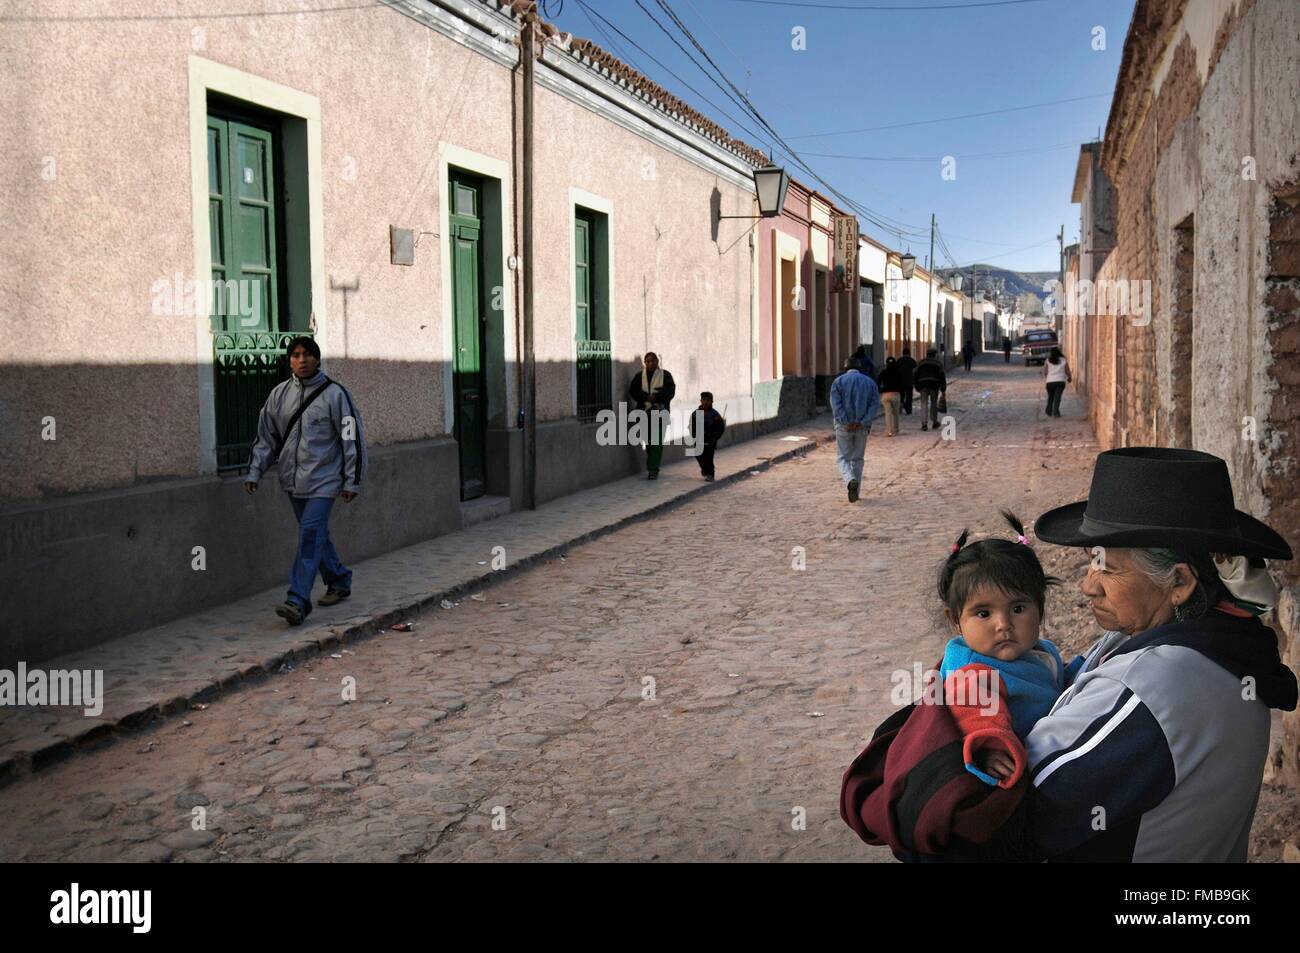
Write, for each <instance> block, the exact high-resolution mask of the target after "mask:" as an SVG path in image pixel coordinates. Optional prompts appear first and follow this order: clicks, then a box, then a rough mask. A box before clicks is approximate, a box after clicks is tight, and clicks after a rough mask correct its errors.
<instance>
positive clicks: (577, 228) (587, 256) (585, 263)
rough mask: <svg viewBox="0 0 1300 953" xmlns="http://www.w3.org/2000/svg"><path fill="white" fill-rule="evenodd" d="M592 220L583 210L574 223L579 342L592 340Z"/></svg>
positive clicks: (575, 285)
mask: <svg viewBox="0 0 1300 953" xmlns="http://www.w3.org/2000/svg"><path fill="white" fill-rule="evenodd" d="M591 233H592V227H591V220H590V219H589V218H588V217H587V215H586V214H585V213H584V212H582V211H581V210H579V211H578V213H577V215H576V216H575V217H574V223H573V267H574V287H575V288H576V291H577V295H576V300H577V333H578V340H580V341H588V340H590V339H591V334H592V323H591V305H592V300H591V299H592V294H591V291H592V288H591V285H592V281H591Z"/></svg>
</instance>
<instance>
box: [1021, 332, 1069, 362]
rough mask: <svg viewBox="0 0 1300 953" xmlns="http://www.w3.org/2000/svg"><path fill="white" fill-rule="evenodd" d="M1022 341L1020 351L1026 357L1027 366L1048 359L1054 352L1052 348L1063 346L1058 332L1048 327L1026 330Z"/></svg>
mask: <svg viewBox="0 0 1300 953" xmlns="http://www.w3.org/2000/svg"><path fill="white" fill-rule="evenodd" d="M1020 341H1021V344H1020V353H1021V354H1022V355H1023V356H1024V358H1025V367H1028V366H1029V365H1030V364H1042V363H1043V362H1044V361H1046V360H1047V355H1049V354H1051V353H1052V348H1054V347H1060V346H1061V342H1060V341H1059V340H1057V337H1056V332H1055V331H1052V330H1050V329H1047V328H1045V329H1043V330H1041V331H1026V332H1025V336H1024V337H1023V338H1021V339H1020Z"/></svg>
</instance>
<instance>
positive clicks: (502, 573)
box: [0, 433, 835, 787]
mask: <svg viewBox="0 0 1300 953" xmlns="http://www.w3.org/2000/svg"><path fill="white" fill-rule="evenodd" d="M834 441H835V435H834V434H833V433H832V434H829V435H821V436H813V437H809V438H807V439H805V440H804V441H803V442H802V443H799V444H798V445H796V446H793V447H791V448H790V449H789V450H786V451H783V452H781V453H778V454H776V455H774V456H771V457H767V458H764V459H761V460H760V461H759V462H758V463H755V464H752V465H750V466H747V467H745V468H744V469H741V470H738V471H736V472H735V473H730V474H727V475H726V476H724V477H722V478H720V479H718V480H716V481H714V482H712V483H701V484H700V485H698V486H696V487H693V488H692V489H689V490H687V491H685V492H684V493H681V494H679V495H677V496H674V497H672V498H670V499H667V500H664V501H662V502H660V503H656V504H654V505H653V506H650V507H647V508H646V509H644V510H639V511H638V512H636V513H633V514H632V515H630V516H624V517H622V518H620V519H617V520H614V521H612V522H610V523H607V524H605V525H603V526H600V527H597V528H596V529H594V530H589V531H588V532H586V533H582V534H580V535H578V536H574V537H572V538H570V539H566V540H564V541H563V542H560V543H556V544H555V545H554V546H551V547H548V548H547V549H545V550H542V551H540V552H537V553H532V554H531V555H528V556H525V557H523V558H521V559H519V560H517V561H514V562H512V563H510V564H509V565H508V566H507V567H506V568H505V569H501V570H488V571H487V572H484V573H483V574H481V575H479V576H475V577H474V578H472V579H469V580H467V581H465V582H462V583H458V584H457V585H455V586H451V587H449V588H446V589H442V590H439V591H437V592H432V593H429V594H428V595H426V596H422V597H421V598H420V599H418V600H416V601H415V602H410V603H406V604H403V605H400V606H397V607H395V608H392V609H386V610H384V611H383V612H381V613H378V614H375V615H372V616H371V617H370V618H369V619H367V620H366V621H364V622H359V623H356V624H354V625H350V626H347V627H345V628H336V629H329V630H327V634H324V635H321V636H320V637H311V636H309V637H308V638H309V640H311V641H309V643H308V644H306V645H300V646H297V647H295V648H291V649H285V650H275V651H273V652H271V653H270V654H268V655H266V656H265V657H263V658H262V659H261V660H259V661H257V662H255V663H254V664H252V665H249V666H246V667H245V668H243V669H242V670H240V671H239V672H238V673H236V674H233V675H229V676H226V677H224V678H221V679H217V680H214V681H212V682H210V683H209V684H207V685H205V686H203V687H201V688H198V689H196V690H194V691H192V692H189V693H187V694H181V695H176V696H173V697H172V698H169V699H167V700H166V701H162V702H154V703H151V704H147V705H142V706H140V707H139V708H137V709H135V710H133V711H128V712H125V713H123V714H121V715H119V716H117V717H116V718H115V719H114V720H112V721H100V722H98V723H96V724H93V725H89V726H87V727H86V728H85V730H83V731H81V732H78V733H76V734H74V735H72V736H71V737H65V738H61V739H59V740H58V741H52V742H50V743H49V744H47V745H45V746H43V747H38V748H34V749H32V750H30V751H25V752H17V753H14V754H11V755H5V756H2V759H0V787H3V786H4V785H6V784H9V783H10V782H12V781H15V780H17V779H18V778H19V777H22V776H24V775H29V774H33V773H35V772H37V771H41V770H43V769H44V768H47V767H49V766H50V765H52V764H57V763H58V762H61V761H63V760H64V759H66V758H68V757H70V756H72V755H73V754H76V753H79V752H83V751H94V750H98V749H100V748H103V747H105V746H107V745H110V744H112V743H114V742H115V741H116V740H118V739H119V738H122V737H125V736H127V735H130V734H132V733H135V732H138V731H141V730H143V729H145V728H148V727H150V726H152V725H154V724H155V723H157V722H158V721H161V720H163V719H165V718H168V717H171V716H173V715H176V714H179V713H180V712H184V711H189V710H190V708H191V706H193V705H195V704H202V703H207V702H210V701H212V700H213V699H216V698H219V697H221V696H223V695H225V694H227V693H229V692H232V691H235V690H237V689H239V688H242V687H243V686H245V685H252V684H258V683H261V682H262V681H265V680H266V679H267V678H269V677H270V676H271V675H274V674H276V673H277V672H280V671H283V670H285V668H286V667H289V668H292V667H293V665H294V663H296V662H299V661H302V660H305V659H310V658H316V657H319V656H321V655H323V654H326V653H328V652H332V651H334V650H336V649H338V648H339V647H340V646H342V645H344V644H348V643H353V642H360V641H363V640H366V639H369V638H373V637H374V636H377V635H380V634H387V630H388V629H389V628H390V627H391V626H392V625H393V624H394V623H395V622H400V621H402V620H403V619H405V618H407V617H408V616H410V615H411V614H413V613H418V612H423V611H424V610H425V609H428V608H437V607H439V606H440V604H441V603H442V600H444V599H448V600H450V599H455V598H457V597H459V596H463V595H466V594H467V593H470V592H478V591H481V590H483V589H486V588H488V587H490V586H492V585H495V584H496V583H497V582H500V581H502V580H504V579H508V578H512V577H513V576H515V575H517V574H519V573H521V572H524V571H525V570H527V569H530V568H532V567H533V566H536V565H538V564H539V563H543V562H545V561H547V560H549V559H554V558H555V557H557V556H560V555H562V554H563V553H564V552H565V551H566V550H568V549H570V548H571V547H573V546H580V545H582V544H583V543H588V542H591V541H593V540H596V539H599V538H601V537H602V536H607V535H609V534H610V533H614V532H617V531H618V530H620V529H622V528H624V527H626V526H630V525H632V524H634V523H638V522H641V521H643V520H647V519H650V518H652V517H655V516H660V515H662V514H664V513H667V512H668V511H670V510H672V509H675V508H676V507H678V506H680V505H682V504H683V503H686V502H689V501H691V500H694V499H696V498H697V497H699V496H701V495H702V494H705V493H709V492H712V491H713V490H717V489H720V488H721V487H724V486H730V485H731V484H733V483H738V482H739V481H741V480H747V479H749V478H750V477H751V476H755V475H757V474H759V473H762V472H764V471H765V470H768V469H769V468H771V467H772V465H773V464H777V463H784V462H785V461H787V460H792V459H794V458H796V457H802V456H803V455H805V454H806V453H808V451H810V450H815V449H816V448H817V447H819V446H822V445H823V444H826V443H833V442H834Z"/></svg>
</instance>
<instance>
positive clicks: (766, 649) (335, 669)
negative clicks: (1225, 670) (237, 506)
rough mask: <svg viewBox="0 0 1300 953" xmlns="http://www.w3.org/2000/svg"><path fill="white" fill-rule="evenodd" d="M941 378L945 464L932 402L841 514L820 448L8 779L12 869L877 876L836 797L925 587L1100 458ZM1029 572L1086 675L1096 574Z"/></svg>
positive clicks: (881, 455) (995, 388)
mask: <svg viewBox="0 0 1300 953" xmlns="http://www.w3.org/2000/svg"><path fill="white" fill-rule="evenodd" d="M955 377H956V382H955V383H954V385H953V386H952V387H951V388H950V390H949V403H950V413H951V414H952V416H953V417H954V419H955V421H956V439H954V440H951V441H949V440H944V439H941V435H940V434H936V433H934V432H933V431H931V432H929V433H921V432H920V429H919V428H920V415H919V403H918V412H917V413H915V414H914V415H912V416H910V417H908V416H905V417H904V418H903V421H904V422H903V433H902V434H901V435H900V436H898V437H896V438H893V439H886V438H885V437H884V428H883V421H878V422H877V425H876V426H875V428H874V429H873V431H872V436H871V438H870V440H869V443H868V448H867V469H866V477H865V480H864V490H865V492H864V498H863V500H862V501H861V502H859V503H858V504H856V505H850V504H849V503H848V502H847V501H846V499H845V496H844V491H843V488H842V486H841V484H840V482H839V479H838V475H837V472H836V468H835V453H834V448H833V445H831V446H823V447H821V448H819V449H817V450H814V451H812V452H810V453H808V454H807V456H806V457H804V458H802V459H796V460H793V461H790V462H786V463H782V464H780V465H777V466H774V467H773V468H772V469H771V470H770V471H768V472H766V473H763V474H762V475H760V476H758V477H754V478H751V479H748V480H745V481H742V482H739V483H736V484H735V485H732V486H728V487H722V488H719V489H718V490H717V492H712V493H708V494H705V495H704V496H702V497H699V498H696V499H693V500H691V501H688V502H687V503H685V504H683V505H681V506H679V507H677V508H676V509H673V510H671V511H669V512H667V513H666V514H664V515H661V516H659V517H657V518H654V519H651V520H648V521H645V522H642V523H638V524H635V525H632V526H629V527H627V528H624V529H621V530H619V531H617V532H614V533H612V534H610V535H608V536H605V537H604V538H601V539H599V540H596V541H594V542H591V543H588V544H586V545H582V546H579V547H575V548H573V549H571V550H569V551H568V554H567V558H565V559H556V560H553V561H551V562H549V563H545V564H542V565H539V566H537V567H535V568H533V569H531V570H528V571H526V572H523V573H522V574H520V575H518V576H516V577H513V578H510V579H507V580H503V581H502V582H500V583H498V584H497V585H494V586H491V587H490V588H487V589H485V590H483V591H482V592H481V593H480V594H479V595H481V596H482V597H483V598H482V599H479V598H478V596H477V595H476V596H475V597H474V598H466V599H465V600H464V601H462V602H460V603H458V604H457V605H455V606H454V607H453V608H451V609H445V610H435V611H432V612H429V613H426V614H424V615H423V616H419V617H416V618H414V619H413V620H412V621H413V622H414V623H415V627H414V630H413V631H412V632H409V633H400V632H392V631H389V632H387V633H385V634H383V635H381V636H379V637H376V638H373V639H370V640H367V641H363V642H358V643H352V644H351V645H349V646H348V647H346V648H344V649H342V650H340V651H339V652H338V653H337V654H336V656H334V657H330V656H324V657H321V658H319V659H317V660H313V661H310V662H307V663H305V664H302V665H300V666H299V667H298V668H296V669H295V670H293V671H292V672H288V673H285V674H281V675H275V676H273V677H271V678H269V679H267V680H266V681H264V682H262V683H260V684H256V685H251V686H249V687H247V688H246V689H242V690H238V691H235V692H232V693H229V694H226V695H224V696H222V697H220V698H218V699H216V700H215V701H214V702H212V703H211V704H210V705H208V706H207V707H206V708H205V709H203V710H198V711H192V712H188V713H186V714H185V715H184V716H176V717H172V718H170V719H167V720H165V721H162V722H159V723H157V725H156V726H155V727H153V728H151V729H149V730H146V731H143V732H137V733H134V734H129V735H126V736H124V737H122V738H121V739H120V740H118V741H117V742H116V743H114V744H112V745H110V746H107V747H104V748H102V749H100V750H97V751H92V752H90V753H86V754H80V755H76V756H74V757H71V758H69V759H67V760H65V761H63V762H62V763H59V764H56V765H54V766H52V767H50V768H48V769H46V770H43V771H39V772H37V773H35V774H32V775H29V776H25V777H22V778H19V779H18V780H16V781H15V782H14V783H12V784H10V785H9V786H8V787H6V788H4V789H3V790H0V853H2V855H3V858H2V859H4V860H42V861H45V860H65V859H69V860H70V859H77V860H116V859H123V860H166V859H173V860H183V861H212V860H245V859H290V858H292V859H294V860H398V859H402V860H412V861H423V860H427V861H448V860H462V859H463V860H489V859H511V860H540V859H556V860H558V859H610V860H644V859H656V858H657V859H664V860H692V859H698V860H843V861H851V860H859V861H860V860H864V859H865V860H878V861H888V860H891V858H890V856H889V854H888V852H887V851H885V850H884V849H883V848H879V849H872V848H868V847H866V846H865V845H863V844H861V843H860V842H858V841H857V839H856V838H855V837H854V836H853V834H852V833H851V832H850V831H849V830H848V828H847V827H845V826H844V824H843V823H842V822H841V821H840V819H839V817H838V794H839V780H840V774H841V772H842V770H843V769H844V767H845V765H846V764H847V763H848V761H849V760H850V759H851V758H852V757H853V755H854V754H855V753H856V751H857V750H858V749H859V748H860V747H861V745H862V743H863V742H864V739H865V737H866V736H867V735H868V734H869V733H870V732H871V730H872V729H873V728H874V727H875V725H876V724H877V723H879V722H880V721H881V720H882V719H883V718H884V717H885V716H886V715H887V714H888V712H889V711H890V710H891V708H892V707H893V704H892V702H891V700H890V692H891V687H892V686H891V681H890V674H891V673H892V672H893V671H895V670H897V669H907V670H910V669H911V666H912V664H913V663H914V662H922V663H925V664H927V665H928V664H930V663H933V662H934V661H935V660H936V659H937V658H938V656H939V654H940V652H941V650H942V645H943V640H944V638H945V635H944V633H943V632H942V630H941V629H940V628H939V626H938V609H937V600H936V597H935V595H934V593H933V578H934V573H935V570H936V569H937V566H938V564H939V562H940V561H941V560H942V558H943V557H944V556H945V554H946V553H947V550H948V547H949V545H950V544H951V542H952V540H953V539H954V538H955V537H956V535H957V534H958V533H959V532H960V531H961V529H962V527H963V526H970V527H971V528H972V529H973V530H974V531H975V532H976V533H977V534H978V533H985V532H995V533H1002V532H1004V529H1003V528H1002V527H1001V526H1000V520H999V517H998V514H997V511H998V508H999V507H1001V506H1006V507H1010V508H1011V509H1013V510H1014V511H1015V512H1016V513H1018V514H1020V515H1021V516H1022V518H1023V519H1024V520H1025V522H1026V523H1027V524H1032V520H1033V519H1034V517H1036V516H1037V515H1038V514H1039V513H1041V512H1042V511H1044V510H1046V509H1047V508H1049V507H1051V506H1054V505H1056V504H1059V503H1062V502H1067V501H1070V500H1074V499H1079V498H1082V497H1083V496H1084V495H1086V491H1087V481H1088V475H1089V472H1090V468H1091V464H1092V460H1093V457H1094V454H1095V452H1096V450H1095V447H1094V445H1093V443H1092V439H1091V436H1090V433H1089V430H1088V426H1087V422H1086V421H1085V420H1084V419H1082V415H1081V406H1082V405H1081V404H1080V403H1079V402H1078V399H1077V398H1076V397H1075V396H1074V395H1073V394H1071V395H1069V396H1067V397H1066V398H1065V401H1064V405H1063V414H1064V416H1063V417H1062V418H1061V419H1051V418H1047V417H1045V416H1043V413H1042V410H1043V406H1042V405H1043V400H1042V397H1041V395H1042V383H1041V375H1040V372H1039V371H1038V370H1037V369H1026V368H1024V367H1022V366H1020V364H1018V363H1015V364H1010V365H1005V364H1003V363H1001V361H1000V360H998V359H996V358H994V357H992V356H985V357H983V358H981V359H980V360H979V361H977V362H976V365H975V370H974V373H973V374H971V375H955ZM502 544H503V545H507V546H508V545H509V541H507V540H503V541H502ZM795 547H803V551H804V554H805V558H806V568H805V569H803V570H799V569H796V568H793V563H794V561H795V555H794V554H795ZM1039 552H1040V554H1041V555H1043V557H1044V559H1045V562H1047V563H1048V567H1049V571H1055V572H1057V573H1058V574H1060V575H1063V576H1064V577H1065V579H1066V584H1065V586H1063V587H1061V588H1060V590H1059V591H1057V592H1054V593H1053V594H1052V595H1051V597H1050V600H1049V603H1048V613H1047V620H1046V624H1045V629H1044V635H1046V636H1048V637H1051V638H1054V639H1058V640H1059V641H1060V642H1061V643H1064V645H1063V653H1064V652H1065V651H1066V649H1067V648H1068V649H1070V650H1077V648H1079V647H1080V646H1082V645H1083V644H1085V643H1086V642H1087V641H1088V639H1089V636H1090V635H1091V633H1092V629H1091V616H1090V614H1088V613H1086V611H1085V610H1083V609H1082V608H1081V606H1080V605H1079V603H1080V602H1081V599H1080V597H1079V595H1078V590H1077V585H1078V578H1079V575H1078V567H1079V566H1081V565H1083V564H1084V560H1083V558H1082V556H1081V555H1079V554H1072V553H1068V552H1065V551H1062V550H1058V549H1054V548H1053V547H1049V546H1046V545H1045V544H1039ZM1067 657H1069V656H1068V655H1067ZM348 676H351V677H352V678H355V687H356V699H355V701H345V700H344V699H343V697H342V695H343V694H344V691H343V687H344V686H343V683H344V680H345V679H346V678H347V677H348ZM651 680H652V681H651ZM651 687H652V688H653V698H647V697H645V696H646V695H649V694H651V692H650V691H649V689H650V688H651ZM196 807H202V808H204V809H205V811H206V829H205V830H194V829H193V828H192V823H191V822H192V820H193V819H194V817H195V810H194V809H195V808H196ZM800 816H806V829H797V828H798V827H800V826H801V825H799V824H797V823H794V822H796V821H797V820H798V818H799V817H800Z"/></svg>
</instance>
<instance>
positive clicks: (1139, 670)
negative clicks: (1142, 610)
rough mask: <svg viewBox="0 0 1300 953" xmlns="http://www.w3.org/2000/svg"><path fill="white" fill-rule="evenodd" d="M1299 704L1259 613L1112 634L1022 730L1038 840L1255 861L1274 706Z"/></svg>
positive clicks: (1056, 846) (1102, 852) (1061, 855)
mask: <svg viewBox="0 0 1300 953" xmlns="http://www.w3.org/2000/svg"><path fill="white" fill-rule="evenodd" d="M1295 707H1296V679H1295V676H1294V675H1293V674H1292V673H1291V672H1290V670H1289V669H1287V668H1286V666H1284V665H1283V664H1282V663H1281V661H1280V660H1279V658H1278V652H1277V641H1276V636H1275V635H1274V633H1273V630H1272V629H1270V628H1268V627H1267V626H1264V625H1262V624H1261V623H1260V622H1259V621H1258V620H1257V619H1254V618H1251V619H1242V618H1236V617H1233V616H1230V615H1227V614H1225V613H1222V612H1219V611H1217V610H1211V611H1209V612H1208V613H1206V615H1205V616H1204V617H1202V618H1201V619H1197V620H1195V621H1190V622H1181V623H1180V622H1174V623H1170V624H1167V625H1163V626H1159V627H1157V628H1155V629H1152V630H1150V631H1149V632H1145V633H1142V634H1141V635H1136V636H1126V635H1124V634H1122V633H1117V632H1111V633H1107V634H1106V636H1105V637H1104V638H1102V640H1101V641H1100V642H1098V643H1097V644H1096V645H1095V646H1093V648H1092V650H1091V651H1090V652H1089V653H1088V656H1087V659H1086V660H1085V662H1084V664H1083V667H1082V670H1081V671H1080V672H1079V674H1078V675H1077V676H1076V678H1075V681H1074V683H1073V685H1071V686H1070V688H1069V689H1067V690H1066V692H1065V693H1064V694H1063V695H1061V697H1060V698H1059V699H1058V700H1057V702H1056V705H1055V706H1054V707H1053V708H1052V710H1051V712H1049V713H1048V714H1047V715H1046V716H1045V717H1043V718H1042V719H1040V720H1039V721H1038V723H1037V724H1036V725H1034V727H1033V729H1032V730H1031V731H1030V732H1029V736H1028V737H1027V738H1026V744H1027V747H1028V750H1029V764H1030V766H1031V767H1030V784H1031V791H1030V794H1028V795H1027V796H1026V799H1025V806H1026V808H1027V811H1028V817H1027V820H1028V821H1029V831H1028V833H1029V835H1030V839H1031V840H1032V841H1033V842H1034V844H1035V846H1036V848H1037V853H1038V854H1039V856H1046V857H1048V858H1051V859H1053V860H1076V861H1077V860H1091V861H1098V860H1101V861H1124V862H1128V861H1176V862H1186V861H1211V862H1220V863H1222V862H1225V861H1237V862H1242V861H1245V860H1246V856H1247V846H1248V844H1249V840H1250V826H1251V821H1252V820H1253V819H1254V816H1255V804H1256V802H1257V800H1258V798H1259V789H1260V779H1261V776H1262V774H1263V771H1264V761H1265V758H1266V757H1267V755H1268V737H1269V709H1270V708H1280V709H1282V710H1284V711H1290V710H1294V708H1295Z"/></svg>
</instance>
